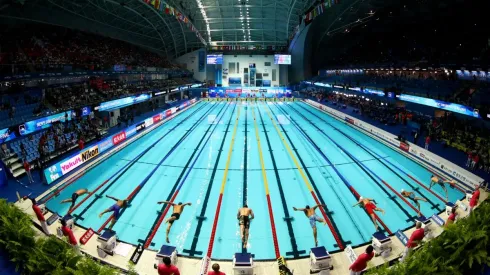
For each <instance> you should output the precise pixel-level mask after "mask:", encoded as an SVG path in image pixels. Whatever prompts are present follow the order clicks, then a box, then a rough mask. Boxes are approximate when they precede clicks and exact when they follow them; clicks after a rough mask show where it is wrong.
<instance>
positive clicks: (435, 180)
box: [429, 175, 454, 200]
mask: <svg viewBox="0 0 490 275" xmlns="http://www.w3.org/2000/svg"><path fill="white" fill-rule="evenodd" d="M444 183H449V184H451V185H454V181H452V180H442V179H440V178H438V177H436V176H434V175H432V176H431V177H430V186H429V189H431V188H432V186H434V185H436V184H439V186H440V187H441V188H442V190H444V192H446V200H449V197H448V195H447V188H446V186H445V185H444Z"/></svg>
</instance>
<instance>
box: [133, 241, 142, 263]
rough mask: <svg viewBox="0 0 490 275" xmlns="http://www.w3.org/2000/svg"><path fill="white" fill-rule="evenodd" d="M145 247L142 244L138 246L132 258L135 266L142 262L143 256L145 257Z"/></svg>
mask: <svg viewBox="0 0 490 275" xmlns="http://www.w3.org/2000/svg"><path fill="white" fill-rule="evenodd" d="M143 251H144V249H143V245H141V244H138V246H137V247H136V250H135V251H134V253H133V255H132V256H131V260H130V261H131V262H132V263H133V264H137V263H138V261H139V260H140V258H141V255H143Z"/></svg>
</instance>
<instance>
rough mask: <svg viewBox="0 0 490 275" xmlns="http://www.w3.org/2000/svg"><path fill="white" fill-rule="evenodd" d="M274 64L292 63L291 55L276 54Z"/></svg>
mask: <svg viewBox="0 0 490 275" xmlns="http://www.w3.org/2000/svg"><path fill="white" fill-rule="evenodd" d="M274 64H279V65H291V55H289V54H275V55H274Z"/></svg>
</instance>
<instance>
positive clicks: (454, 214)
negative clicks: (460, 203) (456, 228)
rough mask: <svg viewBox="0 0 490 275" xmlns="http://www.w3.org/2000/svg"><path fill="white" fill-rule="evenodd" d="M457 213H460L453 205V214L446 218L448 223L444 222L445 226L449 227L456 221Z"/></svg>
mask: <svg viewBox="0 0 490 275" xmlns="http://www.w3.org/2000/svg"><path fill="white" fill-rule="evenodd" d="M457 215H458V213H457V212H456V207H453V209H451V214H450V215H449V217H448V218H447V220H446V223H445V224H444V227H448V226H449V225H451V224H453V223H455V222H456V216H457Z"/></svg>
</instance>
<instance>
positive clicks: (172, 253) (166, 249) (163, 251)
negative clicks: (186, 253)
mask: <svg viewBox="0 0 490 275" xmlns="http://www.w3.org/2000/svg"><path fill="white" fill-rule="evenodd" d="M165 257H168V258H170V261H171V262H172V264H173V265H176V264H177V261H178V258H177V248H176V247H175V246H169V245H162V247H161V248H160V251H158V253H157V256H156V257H155V260H156V262H155V265H154V267H155V268H157V267H158V265H159V264H162V263H163V258H165Z"/></svg>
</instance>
